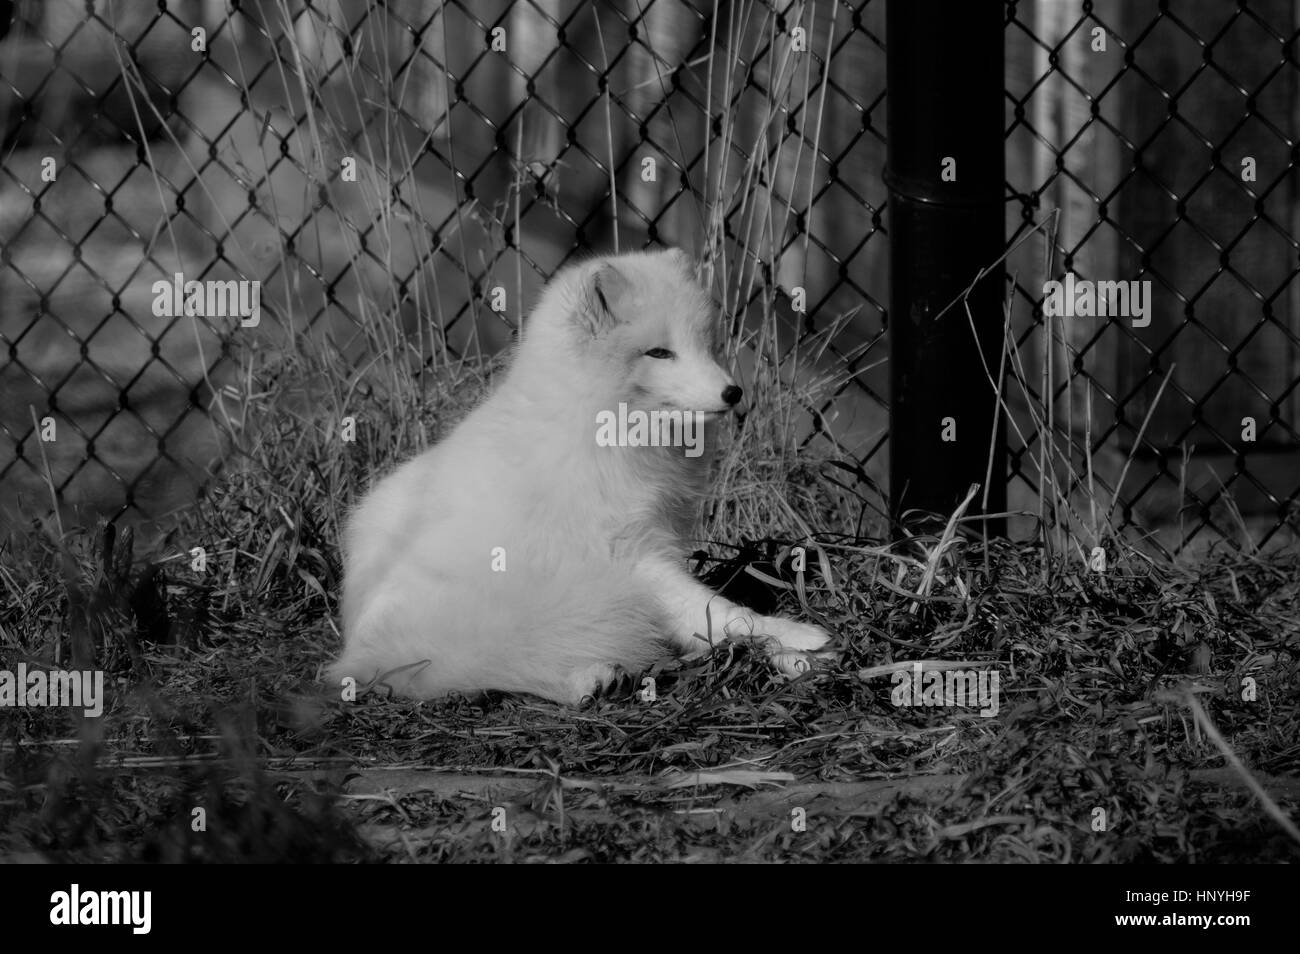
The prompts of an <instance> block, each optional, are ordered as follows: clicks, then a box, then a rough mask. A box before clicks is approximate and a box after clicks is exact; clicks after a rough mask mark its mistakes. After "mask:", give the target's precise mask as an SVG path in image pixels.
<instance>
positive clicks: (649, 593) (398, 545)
mask: <svg viewBox="0 0 1300 954" xmlns="http://www.w3.org/2000/svg"><path fill="white" fill-rule="evenodd" d="M718 329H719V322H717V321H716V320H715V318H714V313H713V309H712V307H711V303H710V301H709V298H708V295H707V294H706V292H705V291H704V289H703V288H701V287H700V286H699V285H698V284H697V283H696V282H695V280H694V276H693V274H692V269H691V263H690V259H689V258H688V257H687V256H686V254H685V253H684V252H681V251H680V250H677V249H671V250H668V251H656V252H640V253H634V254H630V255H622V256H615V257H608V258H597V259H592V260H589V261H585V262H582V263H580V264H577V265H574V266H571V267H569V268H566V269H564V270H562V271H561V272H560V273H559V274H557V275H556V277H555V278H554V279H553V280H552V282H551V283H550V284H549V285H548V286H547V288H546V289H545V291H544V292H543V294H542V297H541V300H540V301H539V302H538V304H537V307H536V309H535V310H534V311H533V313H532V315H531V317H530V318H529V319H528V320H527V322H526V323H525V324H524V327H523V333H522V335H521V340H520V343H519V345H518V348H517V351H516V353H515V355H514V357H513V361H512V364H511V366H510V368H509V371H508V372H507V374H506V377H505V380H504V381H503V382H502V383H501V384H500V386H499V387H498V388H497V389H496V391H495V392H494V393H493V394H492V395H491V396H490V397H489V398H488V399H487V400H486V401H484V402H483V403H482V404H481V405H479V406H478V407H477V408H476V409H475V410H474V411H472V412H471V413H470V414H469V415H468V416H467V417H466V418H465V419H464V420H463V421H462V422H461V423H460V425H459V426H458V427H456V428H455V429H454V430H453V431H452V433H451V434H450V435H448V436H447V437H446V438H445V439H444V440H442V441H441V442H439V443H438V444H437V445H436V446H435V447H432V448H430V449H429V450H428V451H426V452H424V453H423V454H421V455H419V456H417V457H415V458H413V459H412V460H410V461H407V462H406V463H405V464H403V465H402V466H401V467H399V468H397V470H395V471H394V472H393V473H392V474H390V475H389V476H388V477H386V478H384V479H383V480H381V481H380V482H379V483H378V484H377V485H376V486H375V487H374V489H373V490H371V492H370V493H369V494H368V495H366V497H365V498H364V499H363V500H362V501H361V503H360V505H359V506H358V507H357V508H356V510H355V511H354V512H353V513H352V515H351V517H350V519H349V521H348V525H347V528H346V530H345V533H344V546H343V551H344V571H345V573H344V584H343V606H342V615H343V635H344V648H343V653H342V656H341V657H340V658H339V660H338V661H337V662H336V663H335V664H334V665H333V666H332V667H331V669H330V671H329V673H328V678H329V679H330V680H331V681H333V682H335V683H337V682H338V681H340V680H341V679H343V678H344V677H346V676H352V677H354V678H355V679H356V680H357V681H358V683H362V684H364V683H367V682H370V681H371V680H375V679H378V680H379V682H380V683H382V684H385V685H387V686H390V687H391V688H392V689H393V690H394V691H395V692H397V693H399V694H402V695H406V696H411V697H415V698H419V699H428V698H433V697H437V696H441V695H445V694H447V693H448V692H452V691H459V692H462V693H466V694H476V693H478V692H480V691H482V690H488V689H495V690H501V691H505V692H517V693H531V694H533V695H537V696H542V697H544V698H547V699H552V700H555V701H558V702H562V703H569V704H579V703H581V702H583V701H584V700H585V699H586V697H589V696H595V695H598V694H599V693H600V692H601V691H603V690H604V689H607V688H608V687H609V686H610V684H611V683H612V682H614V681H615V680H616V679H618V678H619V676H620V670H621V671H622V672H625V673H629V674H635V673H637V672H639V671H641V670H643V669H644V668H645V667H646V666H648V665H649V664H650V663H652V662H653V661H654V660H656V659H658V658H660V657H662V656H663V655H664V654H665V653H666V652H669V651H673V650H675V651H678V652H689V651H692V650H699V649H707V648H708V646H709V645H710V644H712V643H715V642H720V641H722V640H724V639H728V638H747V637H754V639H755V642H756V643H757V644H758V645H759V646H761V647H762V648H763V649H764V650H765V651H766V652H767V653H768V654H769V656H770V657H771V659H772V661H773V663H774V664H775V665H776V666H777V667H778V668H779V669H781V670H783V671H785V672H786V673H794V672H801V671H803V670H805V669H806V668H807V666H808V658H807V654H808V653H815V652H816V651H818V650H821V649H823V647H824V646H825V645H826V643H827V641H828V640H829V636H828V635H827V633H826V632H825V631H824V630H823V629H821V628H820V627H817V626H813V625H809V624H806V623H798V622H794V621H792V620H787V619H780V618H775V617H769V616H761V615H759V614H757V613H754V612H752V611H750V610H748V609H745V608H744V607H741V606H738V605H736V604H734V603H732V602H730V601H728V600H726V599H724V598H723V597H721V596H718V595H717V594H715V593H713V592H712V591H711V590H710V589H709V588H708V587H706V586H704V585H703V584H702V583H700V582H699V581H698V580H696V579H695V578H694V577H693V576H691V575H690V573H689V572H687V570H686V567H685V563H684V560H683V555H684V553H685V550H686V547H685V544H684V535H685V534H686V533H687V531H688V530H689V529H690V527H691V524H692V522H693V518H694V516H695V513H696V511H697V509H698V505H699V503H700V500H701V497H702V494H703V491H704V490H705V489H706V486H707V478H708V460H709V455H707V454H701V453H700V452H699V451H700V448H699V446H698V439H699V438H700V437H703V438H704V441H705V444H706V445H708V444H709V443H710V438H711V437H712V435H713V433H714V431H715V430H716V424H717V421H718V420H719V419H720V418H721V416H722V415H724V414H726V413H728V412H729V411H731V410H732V409H733V407H734V406H735V405H736V403H737V402H738V401H739V400H740V398H741V389H740V388H739V387H738V386H737V385H736V382H735V380H734V379H733V378H732V376H731V375H730V374H728V373H727V371H726V370H724V369H723V368H722V366H721V365H720V364H719V363H718V360H717V356H716V355H717V349H716V344H717V336H718ZM651 412H659V413H657V414H653V415H652V414H651ZM615 418H617V419H619V421H620V425H619V426H618V427H613V426H611V425H612V421H613V419H615ZM647 419H649V420H650V424H649V426H648V427H647V426H646V424H645V422H646V420H647ZM629 421H630V422H631V426H630V427H629V426H626V425H627V424H628V422H629ZM701 422H702V423H703V425H704V426H703V427H702V428H698V429H697V428H695V427H694V426H693V425H696V424H698V423H701ZM692 434H694V435H695V438H694V440H695V444H696V446H695V448H694V452H692V436H691V435H692ZM709 449H710V450H711V449H712V448H711V447H710V448H709Z"/></svg>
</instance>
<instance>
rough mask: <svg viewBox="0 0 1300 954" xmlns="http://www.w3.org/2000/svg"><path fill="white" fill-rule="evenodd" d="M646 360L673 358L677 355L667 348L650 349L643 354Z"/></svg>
mask: <svg viewBox="0 0 1300 954" xmlns="http://www.w3.org/2000/svg"><path fill="white" fill-rule="evenodd" d="M645 356H646V357H647V358H675V357H677V355H676V354H675V353H673V352H672V351H669V350H668V349H667V348H651V349H650V350H649V351H647V352H646V353H645Z"/></svg>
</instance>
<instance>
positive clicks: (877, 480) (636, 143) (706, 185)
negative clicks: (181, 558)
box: [0, 0, 1300, 549]
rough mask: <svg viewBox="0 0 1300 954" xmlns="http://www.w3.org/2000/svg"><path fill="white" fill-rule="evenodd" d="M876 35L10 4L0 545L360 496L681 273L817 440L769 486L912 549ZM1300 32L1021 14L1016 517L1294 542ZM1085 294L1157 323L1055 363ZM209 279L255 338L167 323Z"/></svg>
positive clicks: (772, 0)
mask: <svg viewBox="0 0 1300 954" xmlns="http://www.w3.org/2000/svg"><path fill="white" fill-rule="evenodd" d="M884 7H885V5H884V3H883V2H882V0H854V2H831V0H825V2H815V3H808V2H802V3H801V2H779V0H755V2H735V3H715V2H706V0H601V2H597V3H578V2H570V0H511V2H497V0H486V2H477V0H476V2H472V3H470V2H463V3H462V2H447V3H443V2H440V0H438V2H435V0H389V2H387V3H377V2H373V0H370V2H367V0H312V2H301V0H283V2H270V0H268V2H239V3H236V2H233V0H231V2H227V0H167V2H160V3H127V2H123V0H116V2H108V0H93V2H82V0H77V2H73V0H45V2H31V0H13V2H0V121H2V122H3V133H4V148H3V155H2V156H0V392H2V393H3V400H2V401H0V501H2V505H0V511H2V515H3V520H4V521H5V527H6V529H8V530H10V531H12V530H15V529H17V530H19V531H21V532H25V531H26V530H27V529H29V528H30V527H31V526H32V525H33V522H40V521H44V520H46V519H47V518H48V517H49V516H50V515H51V514H52V513H53V512H55V510H56V509H57V512H58V515H59V518H60V519H61V520H63V521H64V522H65V523H67V522H73V521H76V522H86V521H89V520H92V519H96V518H99V517H107V518H113V519H118V520H121V521H125V522H130V523H134V524H137V525H142V526H149V527H151V528H154V529H156V530H158V532H164V533H165V532H166V528H167V527H168V526H169V525H171V524H174V523H175V521H176V520H177V519H178V517H179V516H180V515H182V514H184V513H186V512H187V511H188V510H189V509H191V508H193V507H194V506H195V505H196V502H198V501H199V500H201V499H210V498H211V496H212V495H213V494H214V493H218V492H223V491H228V492H233V490H234V489H237V488H240V487H244V488H245V489H246V488H247V487H248V486H250V485H249V484H248V483H247V481H248V479H249V478H248V476H247V475H248V473H249V472H250V469H252V470H255V471H257V472H258V473H260V474H261V475H262V477H263V479H264V478H265V476H266V475H267V474H275V475H278V476H277V479H278V481H279V483H280V484H281V487H282V489H283V490H284V491H285V493H286V494H287V495H288V496H290V497H292V496H293V495H295V494H298V493H299V492H300V489H301V487H302V486H303V481H313V482H314V483H313V485H312V486H314V487H315V488H316V490H317V491H318V492H322V493H328V494H330V495H333V496H340V495H341V496H343V497H346V496H348V495H350V494H352V493H354V492H355V490H356V481H357V480H359V479H361V478H360V476H358V475H360V474H362V473H366V472H369V471H370V470H372V469H373V468H374V466H375V465H376V464H377V463H379V462H382V461H386V460H389V459H391V457H392V456H393V455H394V454H395V453H397V452H402V451H405V450H408V449H411V448H416V447H419V446H421V445H422V444H423V443H424V442H425V441H426V440H428V439H431V438H433V437H436V435H437V433H438V431H439V428H440V427H442V426H444V425H445V422H446V421H447V420H450V419H451V418H452V417H453V416H454V413H453V411H451V410H448V408H452V409H456V408H463V406H464V404H466V403H467V402H469V401H472V399H473V397H474V395H475V394H476V393H477V388H478V387H479V385H481V383H482V381H483V380H485V375H486V374H489V373H490V369H491V367H493V363H494V356H496V355H498V354H499V353H500V352H501V351H502V349H503V348H504V347H505V346H507V345H508V343H509V341H510V340H511V336H512V334H513V332H514V331H515V329H517V327H518V325H519V322H520V320H521V317H522V316H523V315H525V314H526V311H527V307H528V305H529V304H530V303H531V301H532V300H533V299H534V297H535V294H536V292H537V289H538V288H539V287H540V285H541V284H542V283H543V282H544V281H545V280H546V278H547V277H548V276H549V275H550V274H552V273H553V272H554V271H555V269H556V268H558V267H559V266H560V265H562V264H563V263H564V262H565V261H567V260H569V259H570V258H572V257H574V256H580V255H584V254H589V253H590V252H591V251H597V252H605V251H611V250H613V249H615V248H620V249H622V250H625V251H626V250H630V249H636V248H642V247H645V246H647V245H655V244H667V245H678V246H681V247H683V248H686V249H687V250H689V251H690V252H692V254H694V255H695V256H696V257H697V258H699V259H700V260H701V261H702V262H703V270H702V275H703V278H704V280H706V281H708V282H709V283H710V284H711V285H712V287H713V289H714V292H715V295H716V298H717V300H718V303H719V306H720V308H721V310H722V313H723V315H724V316H725V317H726V319H727V320H728V321H729V322H730V327H731V328H732V329H733V335H732V347H733V357H734V359H735V360H736V362H737V364H738V365H739V366H740V367H741V368H742V369H743V373H744V376H745V378H746V383H747V390H748V391H749V392H750V393H751V394H752V395H754V396H755V398H756V399H758V400H759V401H762V400H763V399H764V396H765V395H766V396H769V397H772V400H774V401H775V400H778V398H777V397H773V396H774V395H780V398H779V399H780V400H783V401H786V402H787V404H784V405H782V408H783V412H788V413H783V417H782V421H783V424H782V426H783V430H782V434H781V437H780V439H779V440H778V441H777V443H778V444H779V445H780V446H781V447H783V448H784V449H785V450H788V451H789V452H790V453H791V454H792V455H795V456H797V455H806V457H807V459H808V460H814V461H819V462H825V461H834V462H837V463H836V467H837V471H836V475H837V476H836V481H835V485H836V487H837V488H839V489H837V490H834V491H833V492H834V493H839V494H847V495H849V496H851V497H852V498H853V499H855V500H859V501H869V500H870V501H875V502H874V503H872V504H871V505H870V506H868V505H867V504H865V503H864V504H863V507H862V514H866V515H867V516H869V517H870V519H871V520H872V521H874V523H872V524H870V525H869V528H870V529H874V530H879V529H880V528H881V525H882V523H881V522H882V521H883V516H882V510H881V506H882V505H881V504H880V503H879V496H880V494H881V492H882V490H883V487H884V483H885V475H886V473H887V468H886V467H885V462H886V460H887V455H888V447H889V440H888V438H889V434H888V411H887V407H886V403H887V400H886V398H887V394H888V374H889V365H888V354H887V349H886V343H885V340H884V336H885V332H886V330H887V328H888V320H889V316H888V314H887V303H888V301H889V288H888V235H887V229H888V221H889V216H888V209H887V203H886V189H885V186H884V184H883V178H882V176H883V171H884V165H885V156H886V142H885V114H886V108H887V100H886V91H885V83H884V77H885V47H886V44H887V42H888V38H887V37H886V36H885V31H884ZM1298 10H1300V5H1297V4H1296V3H1294V2H1293V0H1250V2H1249V3H1245V2H1243V3H1238V4H1207V3H1191V2H1186V3H1179V2H1157V0H1129V2H1121V0H1099V2H1095V3H1078V2H1062V0H1029V2H1022V3H1014V2H1013V3H1009V4H1007V5H1006V7H1005V12H1006V21H1007V22H1006V31H1005V41H1006V55H1007V69H1006V92H1007V96H1006V149H1007V152H1006V159H1007V176H1008V183H1007V193H1006V195H1007V235H1008V242H1009V244H1011V243H1016V242H1018V241H1019V240H1021V239H1025V241H1023V242H1022V243H1021V244H1018V245H1015V250H1014V252H1013V253H1012V255H1011V256H1010V258H1009V260H1008V268H1007V271H1008V276H1009V277H1010V278H1011V279H1012V281H1011V282H1010V283H1009V284H1010V285H1011V288H1010V292H1009V296H1008V302H1009V308H1010V329H1011V332H1010V336H1009V338H1010V341H1009V345H1008V350H1009V353H1010V355H1011V356H1012V357H1013V359H1014V360H1013V361H1012V362H1011V367H1012V368H1013V372H1012V374H1013V376H1014V377H1015V379H1016V380H1015V383H1014V386H1009V387H1008V397H1009V401H1010V404H1011V408H1012V411H1013V417H1014V419H1015V421H1016V426H1014V427H1012V428H1009V431H1008V442H1009V450H1010V454H1009V458H1008V460H1009V473H1008V475H1007V479H1008V480H1009V488H1010V497H1011V506H1012V508H1013V509H1014V508H1022V509H1026V510H1030V511H1034V510H1040V511H1041V506H1042V500H1043V496H1044V483H1045V482H1046V483H1052V484H1054V485H1055V486H1057V488H1058V491H1057V496H1058V497H1059V498H1061V499H1064V500H1066V501H1069V500H1071V499H1073V498H1074V496H1075V492H1076V491H1079V490H1080V489H1081V487H1082V485H1083V480H1084V475H1087V478H1088V488H1089V489H1088V499H1089V501H1090V502H1091V503H1092V505H1093V506H1094V508H1095V507H1096V505H1097V504H1098V502H1100V504H1101V507H1102V509H1103V510H1107V509H1112V510H1113V514H1114V521H1115V524H1116V526H1118V527H1120V528H1134V529H1139V530H1142V531H1145V532H1150V533H1151V534H1153V535H1154V536H1153V540H1154V541H1155V542H1156V543H1157V544H1158V545H1160V546H1162V547H1165V548H1167V549H1179V548H1182V547H1184V546H1186V545H1188V544H1189V543H1194V542H1204V541H1206V540H1209V539H1227V540H1229V541H1231V542H1232V543H1234V544H1235V545H1237V546H1244V547H1254V546H1259V545H1263V544H1265V543H1269V542H1278V541H1282V540H1289V539H1292V534H1293V533H1294V530H1295V527H1296V525H1297V521H1296V513H1295V500H1296V497H1297V494H1300V432H1298V430H1297V410H1300V393H1298V392H1297V384H1298V383H1300V317H1298V316H1300V308H1298V307H1297V305H1298V303H1300V302H1298V296H1300V283H1297V281H1296V276H1297V272H1300V243H1298V242H1297V240H1296V237H1295V236H1296V235H1300V203H1298V202H1297V195H1296V190H1297V175H1296V165H1297V161H1298V160H1300V146H1298V145H1297V139H1296V128H1297V124H1296V118H1297V114H1298V113H1300V99H1298V97H1297V93H1298V84H1297V56H1296V54H1297V47H1296V35H1297V26H1298V23H1297V17H1298V13H1297V11H1298ZM195 31H200V32H198V33H196V32H195ZM952 95H953V96H960V95H961V89H960V87H955V88H953V89H952ZM47 158H52V159H53V160H54V167H55V169H56V170H57V176H56V177H55V178H54V180H53V181H47V179H46V178H43V176H42V170H43V168H47V166H46V165H45V164H43V161H44V160H46V159H47ZM347 160H354V161H355V165H354V166H350V165H349V162H348V161H347ZM649 161H652V162H649ZM349 168H355V177H354V178H353V177H351V176H350V175H349V174H348V173H346V172H345V170H346V169H349ZM651 168H652V169H653V175H651V174H650V173H649V172H648V171H647V170H648V169H651ZM1247 169H1249V170H1250V174H1249V175H1247V174H1246V172H1245V170H1247ZM1031 233H1032V234H1031ZM1067 269H1068V270H1073V271H1074V272H1075V273H1076V274H1077V275H1078V276H1079V277H1080V278H1094V279H1103V280H1130V279H1138V280H1142V279H1146V280H1150V281H1152V283H1153V286H1154V290H1155V298H1154V303H1153V306H1154V307H1153V314H1152V321H1151V324H1150V325H1149V326H1147V327H1145V328H1134V327H1133V326H1132V324H1131V322H1130V321H1128V320H1126V319H1119V320H1114V321H1110V320H1105V319H1069V320H1066V321H1062V322H1060V323H1059V325H1057V326H1056V327H1055V328H1052V329H1051V332H1052V333H1051V334H1048V335H1045V334H1044V321H1043V318H1042V312H1041V299H1042V284H1043V282H1044V281H1045V280H1046V279H1047V278H1049V277H1059V276H1060V275H1061V274H1062V273H1063V272H1064V271H1065V270H1067ZM175 272H182V273H184V275H185V278H186V279H187V280H188V279H196V280H207V279H216V280H228V279H251V280H257V281H260V282H261V283H262V321H261V323H260V324H259V325H258V326H257V327H255V328H249V327H240V326H239V322H238V321H237V320H234V319H229V320H227V319H222V318H211V317H202V316H190V317H185V316H180V317H158V316H155V315H154V313H153V311H152V308H151V304H152V301H153V298H154V294H153V292H152V290H151V286H152V285H153V283H154V282H155V281H157V280H159V279H166V280H169V281H170V280H171V277H172V275H173V274H174V273H175ZM497 288H500V289H504V298H503V299H502V298H496V299H495V301H494V297H493V295H492V291H493V289H497ZM799 290H802V293H803V294H802V296H800V295H799V294H798V292H799ZM501 301H504V303H505V304H504V307H503V308H501V309H500V310H498V309H497V308H495V307H494V304H498V303H499V302H501ZM483 369H488V370H487V371H484V370H483ZM1171 369H1172V370H1171ZM764 381H766V382H767V389H766V390H765V387H764V384H763V382H764ZM1162 383H1163V388H1162ZM1157 395H1159V400H1158V401H1157V399H1156V398H1157ZM413 408H420V409H422V411H421V412H420V413H415V412H414V411H413V410H412V409H413ZM349 416H351V417H355V418H356V419H357V420H358V421H360V422H361V426H360V427H359V434H360V435H361V436H360V437H358V443H359V446H360V450H358V449H355V448H345V449H344V451H343V453H342V455H341V456H342V457H343V458H344V460H343V462H342V463H341V464H340V465H339V466H340V467H341V468H342V471H340V472H338V473H336V472H335V471H334V470H331V468H330V467H329V466H327V465H326V464H324V463H322V461H323V460H324V459H325V458H327V457H328V456H330V454H331V453H333V452H336V451H338V450H339V445H338V444H337V440H338V429H339V422H340V421H341V420H343V419H344V418H346V417H349ZM1247 417H1249V418H1252V419H1253V420H1254V422H1255V430H1254V435H1253V436H1254V438H1255V439H1254V440H1253V441H1250V440H1246V439H1244V437H1243V435H1244V433H1245V428H1244V425H1243V419H1245V418H1247ZM46 420H52V421H53V423H54V425H55V429H56V434H57V436H56V438H55V439H54V440H42V439H41V435H42V427H43V425H42V422H44V421H46ZM331 448H333V449H334V450H333V451H331ZM349 455H351V456H349ZM313 468H314V470H313ZM1121 473H1124V479H1123V483H1122V486H1119V485H1120V474H1121ZM1117 486H1119V494H1118V499H1115V498H1114V494H1115V490H1116V487H1117ZM1112 502H1113V503H1114V507H1113V508H1111V507H1110V504H1111V503H1112ZM289 503H291V501H288V502H286V506H287V505H289ZM1058 509H1059V508H1058ZM859 516H860V519H859V520H858V521H857V523H858V526H857V527H856V528H849V529H864V526H863V521H862V519H861V514H860V515H859ZM1058 519H1061V518H1060V516H1059V513H1058ZM1066 519H1068V518H1066ZM1085 522H1086V521H1085ZM1095 523H1096V518H1095V516H1094V518H1093V524H1094V526H1093V527H1092V532H1093V534H1094V536H1095V535H1096V532H1097V531H1096V526H1095ZM1024 526H1026V524H1024V523H1021V524H1015V523H1013V529H1015V528H1016V527H1020V528H1021V529H1023V527H1024Z"/></svg>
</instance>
